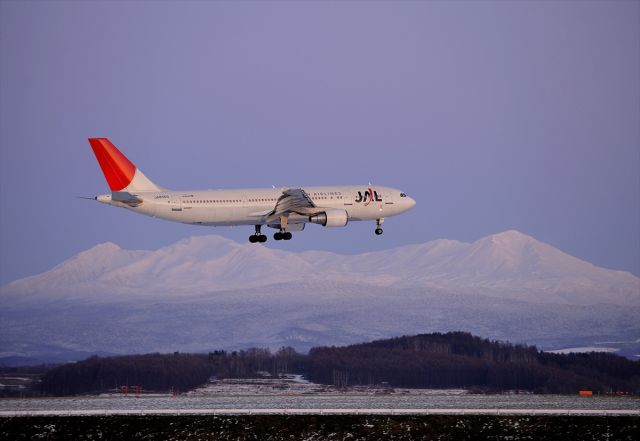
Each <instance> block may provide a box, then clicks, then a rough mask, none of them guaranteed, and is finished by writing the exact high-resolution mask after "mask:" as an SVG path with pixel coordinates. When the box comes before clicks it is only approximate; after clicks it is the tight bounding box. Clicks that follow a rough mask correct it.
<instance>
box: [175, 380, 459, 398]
mask: <svg viewBox="0 0 640 441" xmlns="http://www.w3.org/2000/svg"><path fill="white" fill-rule="evenodd" d="M465 393H467V391H465V390H463V389H407V388H390V387H384V386H352V387H349V388H348V389H339V388H336V387H334V386H330V385H325V384H317V383H311V382H310V381H307V380H305V379H304V378H303V376H302V375H283V376H281V377H279V378H272V377H264V378H246V379H224V380H216V379H212V380H211V381H210V382H209V383H208V384H206V385H205V386H203V387H201V388H198V389H195V390H193V391H190V392H188V393H187V394H186V395H187V396H192V397H211V396H220V395H223V396H224V395H284V396H292V395H461V394H465Z"/></svg>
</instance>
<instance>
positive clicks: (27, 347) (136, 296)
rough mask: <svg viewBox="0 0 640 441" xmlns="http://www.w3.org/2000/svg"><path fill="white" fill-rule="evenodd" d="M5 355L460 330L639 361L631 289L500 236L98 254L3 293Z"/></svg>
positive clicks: (0, 336)
mask: <svg viewBox="0 0 640 441" xmlns="http://www.w3.org/2000/svg"><path fill="white" fill-rule="evenodd" d="M0 301H2V305H3V308H1V309H0V351H1V352H0V364H1V363H2V360H3V359H8V357H31V358H34V359H38V360H42V361H49V360H50V361H54V360H55V361H56V362H59V361H64V360H76V359H78V358H79V357H80V356H81V355H82V354H83V353H86V352H85V351H87V352H96V353H135V352H140V351H142V350H144V351H158V352H173V351H175V350H180V351H208V350H210V349H212V348H238V347H251V346H256V347H263V346H265V347H270V348H272V349H275V348H278V347H280V346H283V345H285V346H288V345H290V346H294V347H295V348H297V349H298V350H303V351H306V350H308V349H309V348H311V347H313V346H320V345H325V344H350V343H355V342H359V341H365V340H372V339H379V338H384V337H389V336H393V335H400V334H416V333H420V332H432V331H452V330H460V329H462V330H466V331H469V332H473V333H474V334H478V335H482V336H484V337H488V338H493V339H500V340H511V341H516V342H526V343H529V344H536V345H538V346H539V347H541V348H543V349H558V350H562V349H565V348H571V347H596V348H597V347H599V346H602V347H603V348H607V349H606V350H610V351H616V350H617V351H619V352H618V353H622V354H625V355H627V356H630V357H632V356H634V355H636V354H639V355H640V340H638V337H640V321H638V317H640V279H639V278H637V277H635V276H633V275H632V274H630V273H627V272H622V271H613V270H608V269H604V268H598V267H595V266H593V265H592V264H590V263H588V262H584V261H582V260H579V259H576V258H575V257H572V256H569V255H567V254H565V253H563V252H561V251H559V250H557V249H555V248H553V247H552V246H550V245H548V244H545V243H543V242H540V241H537V240H536V239H534V238H532V237H530V236H527V235H525V234H522V233H519V232H517V231H507V232H504V233H499V234H495V235H491V236H487V237H485V238H482V239H480V240H478V241H476V242H473V243H463V242H458V241H452V240H437V241H433V242H428V243H424V244H416V245H407V246H403V247H399V248H395V249H391V250H385V251H378V252H372V253H364V254H359V255H339V254H334V253H329V252H317V251H308V252H290V251H282V250H275V249H271V248H269V247H268V246H261V245H252V244H248V243H247V244H244V243H243V244H240V243H237V242H234V241H231V240H228V239H225V238H222V237H219V236H198V237H191V238H189V239H184V240H181V241H179V242H176V243H174V244H172V245H169V246H167V247H163V248H160V249H158V250H152V251H132V250H125V249H122V248H120V247H119V246H117V245H115V244H112V243H106V244H100V245H96V246H95V247H93V248H91V249H89V250H87V251H84V252H82V253H79V254H78V255H76V256H74V257H72V258H70V259H69V260H67V261H65V262H62V263H60V264H59V265H57V266H56V267H54V268H52V269H51V270H49V271H47V272H45V273H42V274H39V275H35V276H31V277H27V278H24V279H20V280H17V281H14V282H12V283H10V284H8V285H5V286H3V287H1V288H0Z"/></svg>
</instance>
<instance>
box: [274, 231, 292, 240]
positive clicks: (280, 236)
mask: <svg viewBox="0 0 640 441" xmlns="http://www.w3.org/2000/svg"><path fill="white" fill-rule="evenodd" d="M292 237H293V234H291V233H289V232H288V231H278V232H277V233H274V234H273V238H274V239H275V240H291V238H292Z"/></svg>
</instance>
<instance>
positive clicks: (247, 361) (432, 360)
mask: <svg viewBox="0 0 640 441" xmlns="http://www.w3.org/2000/svg"><path fill="white" fill-rule="evenodd" d="M264 371H269V372H271V373H272V374H273V375H277V374H279V373H298V374H303V375H305V376H306V377H307V378H308V379H310V380H311V381H314V382H317V383H324V384H331V385H334V386H337V387H348V386H354V385H380V384H387V385H389V386H390V387H409V388H473V389H478V390H485V391H486V390H514V389H516V390H527V391H533V392H544V393H576V392H577V391H578V390H581V389H588V390H592V391H595V392H597V393H598V392H599V393H609V392H628V393H634V394H640V361H630V360H627V359H625V358H623V357H619V356H616V355H612V354H606V353H589V354H547V353H544V352H540V351H538V350H537V349H536V348H535V347H529V346H521V345H512V344H510V343H505V342H497V341H490V340H487V339H481V338H479V337H474V336H472V335H471V334H468V333H464V332H451V333H446V334H442V333H433V334H422V335H416V336H404V337H399V338H393V339H386V340H378V341H374V342H371V343H363V344H357V345H351V346H346V347H319V348H313V349H312V350H311V351H310V352H309V354H308V355H302V354H299V353H296V352H295V351H294V350H293V349H291V348H281V349H280V350H279V351H278V352H276V353H275V354H273V353H271V352H270V351H269V350H268V349H251V350H247V351H233V352H225V351H214V352H210V353H209V354H208V355H204V354H180V353H175V354H147V355H129V356H119V357H108V358H100V357H90V358H88V359H86V360H84V361H81V362H77V363H71V364H66V365H63V366H59V367H56V368H54V369H51V370H49V371H48V372H47V373H46V374H45V375H44V377H43V379H42V384H41V392H43V393H46V394H53V395H73V394H82V393H100V392H104V391H107V390H120V388H121V386H123V385H137V386H141V387H142V388H143V389H144V390H146V391H149V390H156V391H168V390H170V389H174V390H175V389H180V390H182V391H185V390H188V389H192V388H195V387H198V386H199V385H202V384H204V383H205V382H206V381H207V380H208V379H209V378H210V377H211V376H216V377H218V378H238V377H240V378H243V377H252V376H256V375H257V374H258V372H264Z"/></svg>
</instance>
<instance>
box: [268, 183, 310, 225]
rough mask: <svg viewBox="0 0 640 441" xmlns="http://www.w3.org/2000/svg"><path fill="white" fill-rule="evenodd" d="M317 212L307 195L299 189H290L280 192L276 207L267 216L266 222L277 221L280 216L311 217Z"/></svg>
mask: <svg viewBox="0 0 640 441" xmlns="http://www.w3.org/2000/svg"><path fill="white" fill-rule="evenodd" d="M317 211H318V209H317V207H316V205H315V204H314V203H313V201H312V200H311V198H310V197H309V195H308V194H307V193H306V192H305V191H304V190H303V189H301V188H290V189H288V190H285V191H283V192H282V196H280V197H279V198H278V201H277V202H276V206H275V207H274V209H273V210H271V212H269V213H268V214H267V219H266V220H267V222H274V221H279V220H280V217H281V216H289V215H290V214H291V213H297V214H300V215H303V216H311V215H313V214H315V213H316V212H317Z"/></svg>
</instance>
